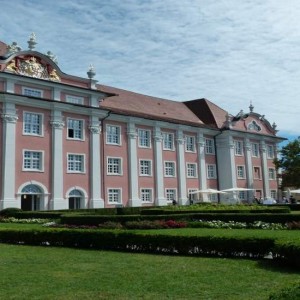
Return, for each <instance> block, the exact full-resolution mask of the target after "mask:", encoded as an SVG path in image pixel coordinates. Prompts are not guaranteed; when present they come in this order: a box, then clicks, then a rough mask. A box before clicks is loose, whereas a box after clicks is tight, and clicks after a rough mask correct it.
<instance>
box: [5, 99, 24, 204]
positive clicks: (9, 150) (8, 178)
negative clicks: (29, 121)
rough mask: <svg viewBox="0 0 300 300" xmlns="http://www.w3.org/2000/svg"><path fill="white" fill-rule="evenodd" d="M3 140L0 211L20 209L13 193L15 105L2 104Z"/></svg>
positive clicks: (14, 192) (16, 117)
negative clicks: (10, 208)
mask: <svg viewBox="0 0 300 300" xmlns="http://www.w3.org/2000/svg"><path fill="white" fill-rule="evenodd" d="M1 118H2V121H3V139H2V143H3V144H2V197H1V198H2V199H1V203H0V209H4V208H7V207H18V208H21V203H20V201H17V197H16V191H15V179H16V176H15V169H16V168H15V161H16V155H15V153H16V138H15V137H16V122H17V120H18V116H17V113H16V108H15V104H13V103H7V102H4V103H3V113H2V115H1Z"/></svg>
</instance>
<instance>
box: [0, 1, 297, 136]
mask: <svg viewBox="0 0 300 300" xmlns="http://www.w3.org/2000/svg"><path fill="white" fill-rule="evenodd" d="M0 19H1V26H0V39H1V40H2V41H4V42H7V43H11V42H12V41H17V42H18V43H19V44H20V45H21V46H22V47H23V48H26V47H27V40H28V36H29V35H30V33H31V32H32V31H34V32H35V33H36V35H37V41H38V45H37V50H38V51H41V52H46V51H48V50H51V51H52V52H54V53H55V54H56V55H57V56H58V59H59V65H60V67H61V68H62V70H63V71H64V72H66V73H71V74H74V75H78V76H86V70H87V68H88V66H89V64H90V63H93V64H94V66H95V68H96V71H97V79H98V80H99V81H100V82H101V83H103V84H107V85H111V86H116V87H120V88H124V89H129V90H133V91H136V92H141V93H145V94H150V95H154V96H158V97H162V98H169V99H174V100H189V99H196V98H202V97H205V98H208V99H210V100H212V101H213V102H214V103H216V104H217V105H219V106H221V107H223V108H224V109H226V110H228V111H229V112H230V113H232V114H235V113H237V112H238V111H239V110H240V109H243V110H244V111H246V110H247V109H248V106H249V104H250V101H252V103H253V105H254V107H255V111H256V112H259V113H261V114H264V115H266V118H267V119H268V120H269V121H270V122H271V123H273V122H274V121H275V122H276V123H277V124H278V129H279V130H280V131H282V132H284V133H285V134H293V135H297V134H299V130H298V127H299V125H300V122H299V118H298V111H299V101H298V97H299V94H300V85H299V84H298V81H299V78H300V57H299V53H300V43H299V40H300V39H299V37H300V26H299V25H300V24H299V23H300V2H299V1H297V0H286V1H277V0H266V1H261V0H251V1H250V0H248V1H247V0H244V1H240V0H226V1H225V0H223V1H221V0H219V1H215V0H202V1H196V0H184V1H183V0H164V1H154V0H153V1H142V0H124V1H119V0H102V1H98V0H89V1H85V0H84V1H81V0H63V1H56V2H55V5H53V1H51V0H44V1H39V0H15V1H10V2H7V3H6V4H5V6H2V8H1V11H0Z"/></svg>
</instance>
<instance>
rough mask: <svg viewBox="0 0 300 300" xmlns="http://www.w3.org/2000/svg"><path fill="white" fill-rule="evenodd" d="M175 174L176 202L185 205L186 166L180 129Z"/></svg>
mask: <svg viewBox="0 0 300 300" xmlns="http://www.w3.org/2000/svg"><path fill="white" fill-rule="evenodd" d="M176 142H177V168H178V172H177V174H178V175H177V176H178V187H179V197H178V203H179V204H180V205H187V204H188V198H187V191H186V167H185V157H184V136H183V132H182V130H177V139H176Z"/></svg>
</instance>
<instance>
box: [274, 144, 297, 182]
mask: <svg viewBox="0 0 300 300" xmlns="http://www.w3.org/2000/svg"><path fill="white" fill-rule="evenodd" d="M279 153H280V157H279V158H277V159H275V161H274V163H275V166H276V168H277V169H279V168H281V169H282V187H295V188H299V187H300V138H298V139H296V140H294V141H291V142H289V143H288V144H287V145H286V146H284V147H282V149H281V150H280V151H279Z"/></svg>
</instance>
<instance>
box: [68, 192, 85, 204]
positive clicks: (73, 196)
mask: <svg viewBox="0 0 300 300" xmlns="http://www.w3.org/2000/svg"><path fill="white" fill-rule="evenodd" d="M82 199H83V195H82V192H80V191H79V190H75V189H74V190H72V191H71V192H70V193H69V209H80V208H82Z"/></svg>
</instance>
